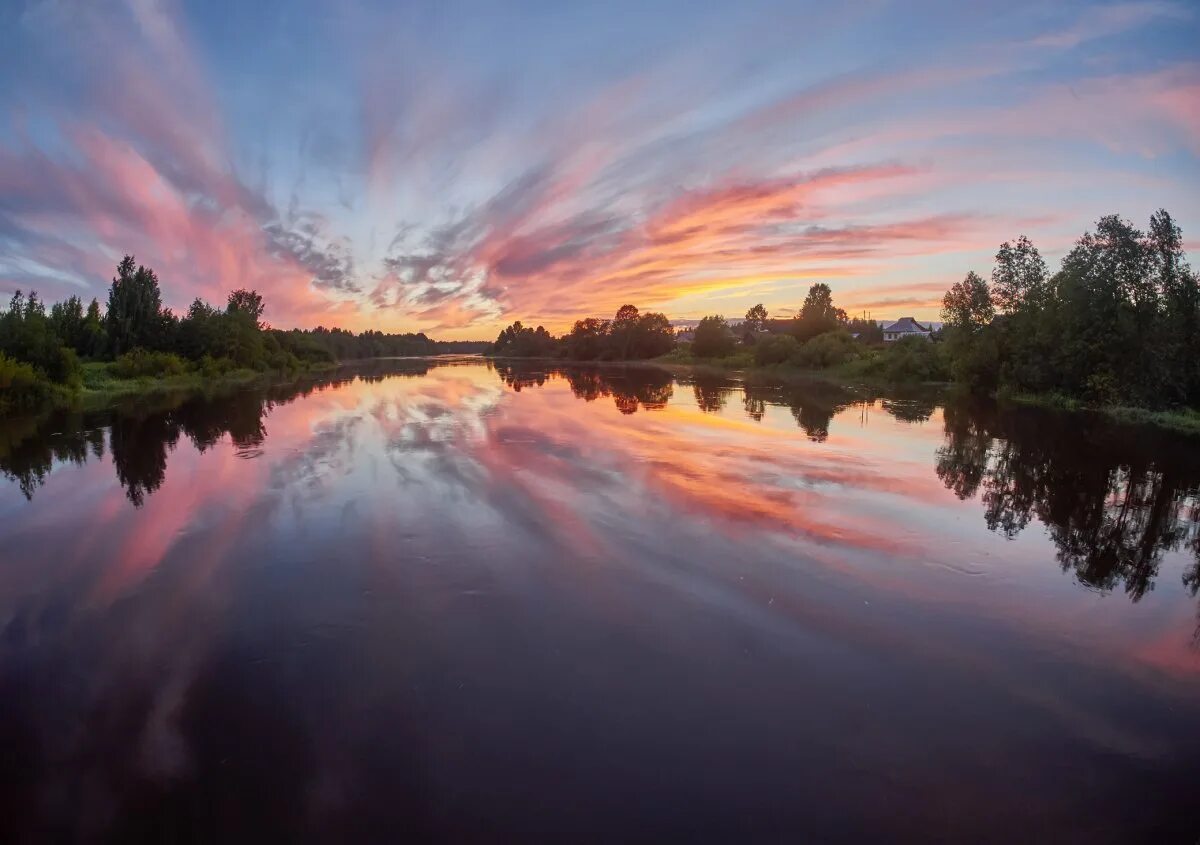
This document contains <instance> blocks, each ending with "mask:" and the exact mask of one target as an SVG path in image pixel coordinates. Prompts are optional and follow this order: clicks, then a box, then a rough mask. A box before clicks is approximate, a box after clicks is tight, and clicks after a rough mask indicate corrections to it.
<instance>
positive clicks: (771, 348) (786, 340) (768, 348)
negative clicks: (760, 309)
mask: <svg viewBox="0 0 1200 845" xmlns="http://www.w3.org/2000/svg"><path fill="white" fill-rule="evenodd" d="M799 350H800V343H799V341H797V340H796V338H794V337H792V336H791V335H790V334H773V335H770V336H769V337H764V338H760V339H759V340H758V341H757V342H756V343H755V344H754V363H756V364H758V365H759V366H760V367H761V366H765V365H768V364H782V363H784V362H785V361H787V360H789V359H790V358H791V357H792V356H793V355H794V354H796V352H798V351H799Z"/></svg>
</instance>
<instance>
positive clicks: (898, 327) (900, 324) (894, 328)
mask: <svg viewBox="0 0 1200 845" xmlns="http://www.w3.org/2000/svg"><path fill="white" fill-rule="evenodd" d="M883 330H884V331H885V332H897V333H900V334H903V333H905V332H912V333H921V334H925V333H927V332H930V331H932V328H931V327H929V326H925V325H922V324H921V323H918V322H917V321H916V320H914V319H913V318H912V317H901V318H900V319H899V320H897V321H896V322H894V323H892V324H891V325H890V326H884V327H883Z"/></svg>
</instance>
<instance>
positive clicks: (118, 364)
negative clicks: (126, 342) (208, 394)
mask: <svg viewBox="0 0 1200 845" xmlns="http://www.w3.org/2000/svg"><path fill="white" fill-rule="evenodd" d="M112 372H113V375H115V376H116V377H117V378H164V377H168V376H179V375H183V374H184V373H185V372H187V363H186V362H185V361H184V360H183V359H182V358H180V357H179V356H178V355H175V354H173V353H171V352H152V351H150V350H147V349H142V348H141V347H138V348H137V349H131V350H129V351H128V352H126V353H125V354H124V355H121V356H120V357H118V358H117V360H116V361H115V362H113V365H112Z"/></svg>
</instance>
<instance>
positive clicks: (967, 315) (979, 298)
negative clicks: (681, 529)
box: [942, 270, 996, 332]
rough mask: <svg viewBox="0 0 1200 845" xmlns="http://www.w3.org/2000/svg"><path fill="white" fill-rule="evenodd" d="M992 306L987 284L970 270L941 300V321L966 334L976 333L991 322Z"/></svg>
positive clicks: (993, 310) (993, 311)
mask: <svg viewBox="0 0 1200 845" xmlns="http://www.w3.org/2000/svg"><path fill="white" fill-rule="evenodd" d="M995 315H996V310H995V308H994V307H993V306H992V297H991V293H990V291H989V290H988V286H987V282H985V281H984V280H983V279H981V278H979V275H978V274H977V273H976V272H975V271H974V270H972V271H971V272H969V273H967V275H966V278H964V279H963V280H962V281H961V282H955V283H954V286H953V287H951V288H950V290H948V291H946V295H945V296H944V297H943V298H942V319H943V320H945V321H946V325H947V326H950V327H953V328H958V329H962V330H963V331H966V332H974V331H978V330H979V329H980V328H982V327H983V326H986V325H988V324H989V323H990V322H991V321H992V317H994V316H995Z"/></svg>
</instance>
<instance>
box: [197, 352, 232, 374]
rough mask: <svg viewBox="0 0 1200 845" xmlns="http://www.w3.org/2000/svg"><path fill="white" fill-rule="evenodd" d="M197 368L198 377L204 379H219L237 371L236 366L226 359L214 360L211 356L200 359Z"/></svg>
mask: <svg viewBox="0 0 1200 845" xmlns="http://www.w3.org/2000/svg"><path fill="white" fill-rule="evenodd" d="M198 366H199V368H200V375H202V376H204V378H206V379H215V378H220V377H221V376H223V375H228V374H229V373H231V372H233V371H234V370H236V369H237V365H236V364H234V363H233V362H232V361H230V360H229V359H228V358H214V357H213V356H211V355H205V356H204V357H203V358H201V359H200V363H199V365H198Z"/></svg>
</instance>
